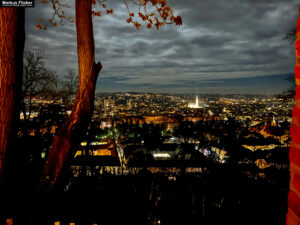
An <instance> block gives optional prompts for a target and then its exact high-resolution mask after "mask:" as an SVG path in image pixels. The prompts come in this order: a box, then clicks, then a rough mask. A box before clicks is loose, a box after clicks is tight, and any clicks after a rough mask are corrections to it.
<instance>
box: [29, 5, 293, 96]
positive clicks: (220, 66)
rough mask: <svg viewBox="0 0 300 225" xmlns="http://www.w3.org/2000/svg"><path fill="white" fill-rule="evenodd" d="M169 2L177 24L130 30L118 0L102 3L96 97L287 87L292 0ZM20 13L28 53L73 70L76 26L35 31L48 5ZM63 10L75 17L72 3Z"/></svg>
mask: <svg viewBox="0 0 300 225" xmlns="http://www.w3.org/2000/svg"><path fill="white" fill-rule="evenodd" d="M168 3H169V4H170V5H171V7H172V8H173V10H174V11H175V13H176V14H179V15H181V16H182V19H183V26H180V27H178V26H175V25H166V26H164V27H163V28H161V29H160V30H159V31H157V30H155V29H151V30H148V29H147V28H145V26H144V27H142V28H141V29H140V30H136V29H135V28H134V27H133V26H132V25H130V24H127V23H126V19H127V18H128V14H127V11H126V8H125V6H124V5H123V4H122V1H121V0H108V3H107V5H108V6H109V7H112V8H113V9H114V11H115V13H114V14H113V15H110V16H103V17H101V18H98V17H97V18H94V36H95V37H94V39H95V46H96V60H101V62H102V64H103V70H102V71H101V74H100V79H99V80H98V83H97V90H96V91H97V92H108V91H109V92H110V91H153V92H201V93H267V94H272V93H276V92H280V91H282V90H284V89H285V88H287V87H288V85H289V84H288V83H287V82H284V76H287V75H289V74H292V73H293V70H294V69H293V67H294V60H295V59H294V58H295V57H294V50H293V46H292V45H290V44H289V43H288V41H286V40H283V38H284V36H285V34H286V33H287V32H288V31H290V30H292V29H295V26H296V22H297V17H298V12H299V10H298V4H299V3H298V1H297V0H209V1H208V0H198V1H196V0H185V1H182V0H169V1H168ZM26 13H27V15H26V32H27V36H26V48H27V49H39V50H40V51H42V52H44V53H45V54H46V55H47V56H48V59H47V65H48V66H49V68H51V69H53V70H56V71H57V72H58V73H59V74H63V73H64V71H65V70H66V69H67V68H73V69H76V70H77V55H76V51H77V48H76V32H75V25H73V26H67V25H66V26H58V27H56V28H49V29H47V30H46V31H41V30H38V29H36V28H35V25H36V24H37V23H38V22H37V19H39V18H42V19H45V20H47V18H49V17H50V15H51V13H52V12H51V7H50V6H47V5H40V4H39V3H38V2H36V7H35V8H33V9H26ZM66 13H68V14H69V15H71V16H74V6H73V8H70V9H68V10H66ZM275 75H278V77H280V79H281V80H282V82H280V81H279V80H278V79H274V76H275ZM253 77H257V79H254V80H253ZM275 77H276V76H275ZM268 78H270V79H268ZM250 80H251V82H248V81H250ZM237 81H239V82H237ZM255 81H257V82H255ZM261 82H265V83H268V85H267V86H266V85H262V84H261Z"/></svg>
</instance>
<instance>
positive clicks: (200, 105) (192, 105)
mask: <svg viewBox="0 0 300 225" xmlns="http://www.w3.org/2000/svg"><path fill="white" fill-rule="evenodd" d="M188 107H189V108H192V109H203V108H206V107H208V105H207V104H205V103H204V102H200V103H199V99H198V95H197V96H196V100H195V103H194V102H192V103H189V104H188Z"/></svg>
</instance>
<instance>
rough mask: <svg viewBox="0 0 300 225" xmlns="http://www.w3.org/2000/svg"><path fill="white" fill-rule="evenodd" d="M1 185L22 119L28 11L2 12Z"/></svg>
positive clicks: (6, 9)
mask: <svg viewBox="0 0 300 225" xmlns="http://www.w3.org/2000/svg"><path fill="white" fill-rule="evenodd" d="M0 28H1V32H0V181H1V180H2V177H3V169H4V166H5V163H6V159H5V156H6V153H7V150H8V148H9V147H10V144H11V143H14V138H16V128H17V122H18V120H19V117H20V113H19V111H20V110H19V103H20V101H19V100H20V95H21V84H22V70H23V51H24V41H25V31H24V8H23V9H21V8H20V9H18V8H0Z"/></svg>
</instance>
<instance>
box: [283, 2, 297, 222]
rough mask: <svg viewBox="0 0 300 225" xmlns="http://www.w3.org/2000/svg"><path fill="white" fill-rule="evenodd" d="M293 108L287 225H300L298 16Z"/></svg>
mask: <svg viewBox="0 0 300 225" xmlns="http://www.w3.org/2000/svg"><path fill="white" fill-rule="evenodd" d="M299 13H300V6H299ZM296 37H297V38H296V43H295V50H296V65H295V82H296V85H297V86H296V95H295V106H294V109H293V114H292V124H291V130H290V131H291V144H290V153H289V154H290V156H289V157H290V175H291V179H290V192H289V195H288V213H287V217H286V224H287V225H296V224H297V225H299V224H300V16H299V18H298V22H297V32H296Z"/></svg>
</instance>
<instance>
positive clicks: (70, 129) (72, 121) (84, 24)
mask: <svg viewBox="0 0 300 225" xmlns="http://www.w3.org/2000/svg"><path fill="white" fill-rule="evenodd" d="M76 30H77V51H78V67H79V87H78V90H77V93H76V98H75V102H74V105H73V108H72V113H71V115H70V116H69V118H68V119H67V121H66V122H65V124H64V125H63V126H62V128H61V129H60V131H59V132H58V134H57V135H56V136H55V138H54V141H53V144H52V149H51V151H50V154H49V158H48V160H47V162H46V166H45V168H44V173H43V177H42V180H41V182H43V183H44V185H45V184H46V188H47V187H50V188H51V187H52V186H53V185H54V184H55V183H56V181H57V179H58V177H59V174H60V172H61V170H62V167H63V165H64V163H65V162H66V160H67V159H68V158H69V157H70V155H71V156H72V155H73V154H71V150H72V147H73V146H76V145H78V144H79V143H80V139H81V138H82V136H84V134H85V132H86V130H87V127H88V125H89V122H90V120H91V117H92V114H93V111H94V97H95V85H96V81H97V77H98V73H99V72H100V70H101V68H102V65H101V63H100V62H98V64H95V60H94V55H95V48H94V35H93V24H92V15H91V0H76Z"/></svg>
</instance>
